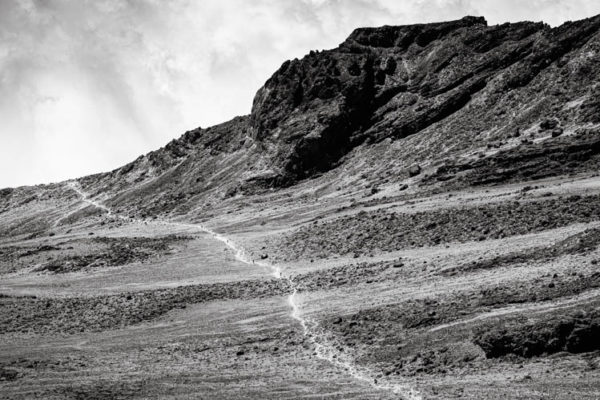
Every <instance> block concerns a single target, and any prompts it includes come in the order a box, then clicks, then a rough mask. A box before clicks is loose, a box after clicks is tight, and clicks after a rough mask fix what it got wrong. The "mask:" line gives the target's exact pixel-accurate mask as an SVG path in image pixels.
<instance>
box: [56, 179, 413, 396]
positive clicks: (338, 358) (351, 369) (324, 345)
mask: <svg viewBox="0 0 600 400" xmlns="http://www.w3.org/2000/svg"><path fill="white" fill-rule="evenodd" d="M67 186H68V187H69V188H71V189H72V190H73V191H75V192H76V193H77V194H78V195H79V196H80V197H81V200H82V201H84V202H86V203H88V204H89V205H91V206H93V207H97V208H99V209H101V210H103V211H105V212H106V215H107V216H115V217H117V218H119V219H122V220H131V221H135V220H134V219H130V218H128V217H125V216H122V215H118V214H114V213H113V212H112V210H111V209H110V208H109V207H107V206H105V205H104V204H102V203H99V202H97V201H95V200H92V199H90V197H89V196H88V194H87V193H85V192H84V191H83V190H82V189H81V188H80V187H79V186H78V185H77V183H76V182H73V181H71V182H68V183H67ZM138 221H140V222H150V223H157V222H160V223H162V224H165V225H171V226H175V227H180V228H188V229H190V228H191V229H195V230H198V231H201V232H204V233H207V234H209V235H210V236H212V237H213V238H214V239H215V240H218V241H220V242H222V243H223V244H225V245H226V246H227V247H229V248H230V249H231V250H232V251H233V252H234V255H235V258H236V259H237V260H238V261H240V262H242V263H244V264H248V265H258V266H260V267H263V268H265V269H266V270H268V271H271V275H272V276H273V277H274V278H275V279H280V280H284V281H285V282H286V283H287V284H288V285H289V287H290V288H291V289H292V293H291V294H290V295H289V296H288V298H287V302H288V304H289V305H290V308H291V313H290V316H291V317H292V318H293V319H295V320H296V321H298V323H299V324H300V326H302V330H303V334H304V336H305V337H306V338H307V339H308V340H309V341H310V342H311V343H312V344H313V346H314V348H315V353H316V355H317V357H318V358H320V359H322V360H325V361H327V362H329V363H330V364H332V365H334V366H336V367H338V368H340V369H342V370H344V371H345V372H346V373H347V374H349V375H350V376H351V377H353V378H354V379H356V380H359V381H362V382H365V383H367V384H369V385H371V386H372V387H373V388H374V389H377V390H385V391H391V392H392V393H394V394H397V395H399V396H400V397H401V398H404V399H407V400H421V399H422V397H421V395H420V394H419V393H418V392H417V391H416V390H415V389H413V388H412V387H410V386H408V385H406V384H400V383H392V382H386V381H381V380H378V379H377V378H375V377H374V376H373V373H372V372H371V371H369V370H368V369H367V368H364V367H360V366H357V365H355V364H354V363H353V361H352V359H351V357H350V356H349V355H347V354H344V353H342V352H340V351H338V350H337V349H336V347H335V345H334V344H332V343H328V342H327V341H325V340H319V335H318V333H317V332H318V323H317V322H316V321H311V320H309V319H307V318H305V317H303V316H302V314H301V312H300V307H299V305H298V302H297V295H298V288H297V285H296V284H295V283H294V280H293V278H292V277H291V276H289V275H284V274H283V271H282V270H281V268H280V267H279V266H277V265H275V264H271V263H268V262H265V261H259V260H253V259H252V258H251V257H250V256H248V254H247V253H246V251H245V250H244V249H243V248H241V247H239V246H237V245H236V244H235V243H234V242H233V241H232V240H231V239H229V238H228V237H226V236H224V235H222V234H220V233H217V232H215V231H213V230H212V229H210V228H207V227H205V226H203V225H200V224H190V223H183V222H173V221H164V220H158V221H157V220H151V221H146V220H138Z"/></svg>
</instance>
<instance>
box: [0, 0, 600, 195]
mask: <svg viewBox="0 0 600 400" xmlns="http://www.w3.org/2000/svg"><path fill="white" fill-rule="evenodd" d="M596 14H600V1H598V0H564V1H562V0H527V1H524V0H506V1H503V0H433V1H425V0H376V1H367V0H252V1H251V0H194V1H192V0H174V1H167V0H140V1H134V0H129V1H126V0H90V1H84V0H70V1H66V0H64V1H62V0H56V1H54V0H43V1H42V0H39V1H32V0H21V1H19V0H0V187H5V186H18V185H24V184H36V183H45V182H52V181H60V180H63V179H68V178H73V177H78V176H82V175H86V174H90V173H95V172H102V171H107V170H111V169H114V168H116V167H118V166H120V165H122V164H124V163H126V162H129V161H131V160H132V159H135V158H136V157H137V156H139V155H140V154H143V153H146V152H148V151H150V150H153V149H156V148H158V147H161V146H163V145H164V144H166V143H167V142H168V141H169V140H171V139H172V138H175V137H179V136H180V135H181V134H182V133H183V132H185V131H186V130H189V129H193V128H195V127H198V126H202V127H207V126H210V125H213V124H216V123H219V122H223V121H226V120H228V119H230V118H232V117H234V116H236V115H243V114H248V113H249V112H250V107H251V104H252V98H253V97H254V93H255V92H256V90H257V89H258V88H259V87H260V86H261V85H262V84H263V83H264V81H265V80H266V79H267V78H268V77H269V76H270V75H271V74H272V73H273V72H274V71H275V70H276V69H277V68H278V67H279V66H280V65H281V64H282V62H283V61H285V60H286V59H290V58H294V57H301V56H302V55H304V54H306V53H307V52H308V51H309V50H311V49H327V48H332V47H335V46H337V45H338V44H339V43H340V42H342V41H343V40H344V39H345V38H346V36H348V34H349V33H350V32H351V31H352V30H353V29H354V28H357V27H361V26H379V25H386V24H387V25H402V24H410V23H418V22H432V21H440V20H449V19H457V18H461V17H463V16H464V15H483V16H485V17H486V18H487V20H488V23H489V24H497V23H502V22H506V21H520V20H534V21H540V20H543V21H546V22H548V23H549V24H551V25H557V24H560V23H562V22H564V21H565V20H575V19H581V18H586V17H589V16H593V15H596Z"/></svg>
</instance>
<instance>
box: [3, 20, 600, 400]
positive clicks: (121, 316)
mask: <svg viewBox="0 0 600 400" xmlns="http://www.w3.org/2000/svg"><path fill="white" fill-rule="evenodd" d="M599 66H600V16H596V17H593V18H589V19H585V20H581V21H575V22H567V23H565V24H563V25H561V26H559V27H556V28H552V27H550V26H548V25H546V24H544V23H538V22H520V23H510V24H509V23H507V24H502V25H495V26H488V25H487V23H486V21H485V19H484V18H481V17H465V18H463V19H461V20H457V21H449V22H440V23H433V24H418V25H407V26H383V27H379V28H359V29H356V30H355V31H354V32H352V33H351V34H350V36H349V37H348V38H347V39H346V40H345V41H344V42H343V43H341V44H340V45H339V46H338V47H337V48H335V49H332V50H327V51H322V52H310V54H308V55H306V56H305V57H303V58H302V59H294V60H290V61H286V62H284V63H283V64H282V65H281V67H280V68H279V69H278V70H277V71H276V72H275V73H274V74H273V75H272V76H271V77H270V78H269V79H268V80H267V81H266V83H265V84H264V86H263V87H262V88H260V89H259V90H258V92H257V93H256V96H255V98H254V102H253V105H252V111H251V114H250V115H248V116H242V117H236V118H234V119H233V120H231V121H228V122H225V123H223V124H220V125H217V126H213V127H210V128H205V129H203V128H198V129H194V130H192V131H188V132H186V133H185V134H183V136H181V137H180V138H179V139H176V140H173V141H171V142H170V143H168V144H167V145H166V146H165V147H163V148H161V149H159V150H156V151H154V152H151V153H149V154H146V155H143V156H140V157H139V158H138V159H136V160H134V161H133V162H131V163H129V164H127V165H125V166H123V167H121V168H118V169H116V170H114V171H111V172H107V173H102V174H97V175H91V176H86V177H83V178H79V179H76V180H73V181H69V182H62V183H57V184H50V185H38V186H35V187H20V188H7V189H2V190H0V255H1V256H2V260H1V261H0V304H1V305H2V307H3V310H4V311H3V313H2V316H1V317H0V335H1V336H2V337H3V341H2V342H3V343H6V344H3V345H1V346H0V354H2V355H3V357H2V358H3V359H5V360H6V361H3V364H0V376H1V377H2V379H0V387H2V388H3V392H5V393H10V395H11V396H13V397H15V398H20V397H36V396H38V397H41V398H47V397H48V396H49V395H53V396H57V397H58V398H61V397H65V396H67V397H68V396H75V397H76V396H80V397H81V396H83V397H85V398H89V397H94V396H96V397H102V396H105V397H106V396H108V397H110V396H124V395H127V396H132V397H142V398H147V397H152V396H158V397H165V396H172V397H176V398H182V397H183V398H195V397H196V396H197V395H198V393H200V394H201V395H206V396H208V397H210V398H232V397H234V398H235V397H244V398H253V397H257V398H258V397H261V398H264V397H265V396H267V397H269V398H281V397H282V396H283V395H282V393H285V396H287V397H292V398H295V397H300V396H301V395H319V396H323V397H331V398H334V397H336V398H387V397H390V398H398V397H401V398H439V399H449V398H473V399H482V398H483V399H496V398H506V397H508V398H516V397H519V398H524V399H534V398H540V396H542V397H544V396H546V397H552V398H582V399H583V398H596V397H597V396H598V393H599V392H600V387H599V382H600V379H599V378H600V376H599V373H598V365H600V347H599V346H598V341H597V340H596V338H597V337H598V335H599V334H600V328H599V327H600V311H599V310H600V308H599V307H600V299H599V297H598V296H599V294H600V292H599V289H598V288H599V287H600V272H598V268H597V265H598V263H597V261H598V259H600V250H599V249H598V244H599V243H600V233H599V232H600V231H599V230H598V226H599V225H598V222H599V221H600V202H599V201H598V200H599V196H600V180H599V179H598V172H597V171H598V169H599V167H600V154H599V153H600V67H599ZM61 335H62V336H61ZM59 337H60V338H59ZM110 338H114V340H110ZM140 340H141V342H140ZM48 343H50V344H51V346H50V345H48ZM52 346H53V347H52ZM50 347H52V348H53V350H49V348H50ZM142 352H144V353H142ZM126 360H134V361H127V363H128V364H127V365H125V363H126ZM150 363H156V368H154V369H152V370H149V369H148V368H147V365H149V364H150ZM84 365H85V366H86V368H83V366H84ZM62 366H64V368H63V367H62ZM108 367H111V368H115V371H118V373H117V375H118V376H117V379H113V378H114V376H112V375H111V372H110V370H111V369H109V368H108ZM69 368H71V369H69ZM320 370H323V371H325V372H323V373H320V372H319V371H320ZM67 371H76V373H75V374H74V376H73V375H71V374H70V373H69V372H67ZM53 374H54V375H53ZM231 374H236V375H239V376H241V377H240V378H236V379H239V380H238V381H236V380H234V379H233V378H232V377H231V376H232V375H231ZM50 376H52V377H53V378H52V380H48V379H46V378H48V377H50ZM55 376H56V377H55ZM54 377H55V378H54ZM44 379H46V380H44ZM240 382H241V383H240ZM171 391H173V392H171ZM19 396H20V397H19Z"/></svg>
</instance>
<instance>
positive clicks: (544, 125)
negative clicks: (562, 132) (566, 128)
mask: <svg viewBox="0 0 600 400" xmlns="http://www.w3.org/2000/svg"><path fill="white" fill-rule="evenodd" d="M557 126H558V121H557V120H555V119H552V118H546V119H545V120H543V121H542V122H541V123H540V130H541V131H547V130H550V129H554V128H556V127H557Z"/></svg>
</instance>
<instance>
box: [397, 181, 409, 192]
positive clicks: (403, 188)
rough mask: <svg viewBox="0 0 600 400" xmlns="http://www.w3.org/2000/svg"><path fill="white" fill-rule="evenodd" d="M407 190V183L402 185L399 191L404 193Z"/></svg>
mask: <svg viewBox="0 0 600 400" xmlns="http://www.w3.org/2000/svg"><path fill="white" fill-rule="evenodd" d="M406 189H408V185H407V184H406V183H404V184H402V185H400V187H399V188H398V190H400V191H403V190H406Z"/></svg>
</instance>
